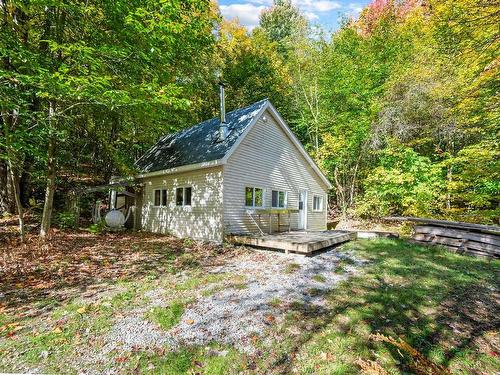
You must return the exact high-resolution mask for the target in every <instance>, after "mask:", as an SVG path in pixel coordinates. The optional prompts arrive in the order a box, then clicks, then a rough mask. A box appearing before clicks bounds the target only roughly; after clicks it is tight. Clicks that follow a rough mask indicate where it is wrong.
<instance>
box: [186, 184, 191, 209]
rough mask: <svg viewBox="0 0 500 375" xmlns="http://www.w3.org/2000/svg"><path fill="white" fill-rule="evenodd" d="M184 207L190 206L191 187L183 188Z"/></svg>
mask: <svg viewBox="0 0 500 375" xmlns="http://www.w3.org/2000/svg"><path fill="white" fill-rule="evenodd" d="M184 206H191V187H187V188H184Z"/></svg>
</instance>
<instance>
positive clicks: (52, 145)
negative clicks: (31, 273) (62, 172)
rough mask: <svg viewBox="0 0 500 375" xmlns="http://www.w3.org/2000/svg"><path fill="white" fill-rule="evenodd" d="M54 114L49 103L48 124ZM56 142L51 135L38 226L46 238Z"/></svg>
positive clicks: (51, 200) (53, 177) (49, 221)
mask: <svg viewBox="0 0 500 375" xmlns="http://www.w3.org/2000/svg"><path fill="white" fill-rule="evenodd" d="M53 114H54V103H53V102H52V101H51V102H50V103H49V123H51V122H52V117H53ZM55 143H56V140H55V138H54V136H53V135H52V134H51V135H50V136H49V144H48V150H47V186H46V188H45V202H44V205H43V213H42V223H41V226H40V237H41V238H46V237H47V235H48V233H49V230H50V224H51V219H52V208H53V204H54V190H55V185H56V181H55V179H56V164H55V158H54V153H55V148H56V145H55Z"/></svg>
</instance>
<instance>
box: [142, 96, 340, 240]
mask: <svg viewBox="0 0 500 375" xmlns="http://www.w3.org/2000/svg"><path fill="white" fill-rule="evenodd" d="M221 103H222V105H221V118H220V119H218V118H213V119H211V120H207V121H204V122H202V123H200V124H198V125H195V126H193V127H191V128H189V129H186V130H183V131H181V132H178V133H175V134H170V135H166V136H165V137H163V138H161V139H160V141H159V142H158V143H157V144H156V145H155V146H153V147H152V148H151V149H150V150H149V151H148V152H146V154H145V155H144V156H142V157H141V158H140V159H139V160H138V161H137V162H136V166H137V168H138V169H139V170H140V174H139V175H138V176H137V178H138V179H139V180H140V182H142V183H143V186H144V188H143V190H142V195H141V196H139V199H138V206H139V207H138V208H139V214H140V221H141V227H142V229H143V230H146V231H152V232H160V233H170V234H173V235H176V236H179V237H190V238H194V239H203V240H210V241H217V242H220V241H222V240H223V238H224V236H225V235H228V234H257V233H263V232H271V231H273V232H274V231H279V230H284V229H286V230H288V229H291V230H307V231H319V230H325V229H326V221H327V210H326V208H327V192H328V190H329V189H330V188H331V184H330V182H329V181H328V179H327V178H326V177H325V176H324V175H323V174H322V173H321V171H320V170H319V168H318V167H317V166H316V164H315V163H314V162H313V160H312V159H311V157H310V156H309V155H308V154H307V152H306V151H305V149H304V147H303V146H302V144H301V143H300V142H299V141H298V140H297V138H296V137H295V135H294V134H293V133H292V131H291V130H290V128H289V127H288V126H287V125H286V123H285V121H284V120H283V119H282V118H281V116H280V115H279V113H278V112H277V111H276V109H275V108H274V107H273V105H272V104H271V102H270V101H269V100H267V99H266V100H261V101H259V102H257V103H254V104H252V105H250V106H248V107H245V108H241V109H237V110H234V111H232V112H229V113H227V115H226V114H225V112H224V105H223V103H224V100H223V89H222V93H221Z"/></svg>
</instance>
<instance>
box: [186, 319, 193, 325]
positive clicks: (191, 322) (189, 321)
mask: <svg viewBox="0 0 500 375" xmlns="http://www.w3.org/2000/svg"><path fill="white" fill-rule="evenodd" d="M186 323H187V324H194V320H193V319H188V320H186Z"/></svg>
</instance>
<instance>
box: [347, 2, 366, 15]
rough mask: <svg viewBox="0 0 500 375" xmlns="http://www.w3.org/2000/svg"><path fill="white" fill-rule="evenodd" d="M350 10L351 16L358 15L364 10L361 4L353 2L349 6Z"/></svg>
mask: <svg viewBox="0 0 500 375" xmlns="http://www.w3.org/2000/svg"><path fill="white" fill-rule="evenodd" d="M347 9H348V12H347V14H349V15H350V16H353V17H357V16H359V14H360V13H361V11H362V10H363V6H362V5H361V4H356V3H351V4H349V5H348V6H347Z"/></svg>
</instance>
